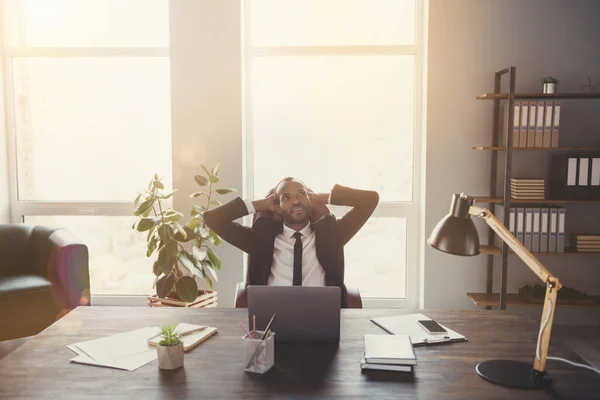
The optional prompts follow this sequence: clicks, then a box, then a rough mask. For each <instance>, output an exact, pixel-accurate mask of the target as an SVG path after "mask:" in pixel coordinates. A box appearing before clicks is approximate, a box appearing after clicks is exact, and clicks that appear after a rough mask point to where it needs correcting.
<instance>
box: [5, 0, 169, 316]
mask: <svg viewBox="0 0 600 400" xmlns="http://www.w3.org/2000/svg"><path fill="white" fill-rule="evenodd" d="M9 17H10V16H9V15H8V12H7V7H6V3H5V1H4V0H0V25H1V27H0V53H1V54H0V58H1V62H2V65H1V67H2V84H3V89H4V90H3V96H4V99H3V100H4V108H5V110H4V111H5V112H4V116H5V121H4V129H5V131H6V137H7V156H8V175H9V176H8V188H9V204H10V222H11V223H22V222H23V220H24V216H27V215H31V216H45V215H46V216H47V215H49V216H57V215H69V216H108V217H113V216H133V212H132V207H133V206H132V204H133V200H132V201H131V202H127V201H113V202H89V201H73V202H69V201H32V200H20V199H19V182H18V168H19V166H18V164H17V131H16V125H15V99H14V80H13V73H12V59H13V58H36V57H46V58H69V57H77V58H111V57H144V58H145V57H151V58H156V57H167V58H168V57H170V47H32V46H13V45H11V44H10V43H8V39H7V38H8V36H9V35H8V32H7V24H4V23H1V22H3V21H5V20H6V18H9ZM91 301H92V303H93V304H96V305H116V304H118V305H140V304H142V303H145V296H135V295H102V294H96V295H94V294H93V293H92V296H91Z"/></svg>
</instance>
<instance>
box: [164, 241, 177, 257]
mask: <svg viewBox="0 0 600 400" xmlns="http://www.w3.org/2000/svg"><path fill="white" fill-rule="evenodd" d="M165 248H166V249H167V251H168V252H169V253H170V254H172V255H177V253H178V252H179V249H178V248H177V241H175V240H171V241H170V242H167V244H166V245H165Z"/></svg>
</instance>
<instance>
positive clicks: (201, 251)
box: [192, 246, 208, 261]
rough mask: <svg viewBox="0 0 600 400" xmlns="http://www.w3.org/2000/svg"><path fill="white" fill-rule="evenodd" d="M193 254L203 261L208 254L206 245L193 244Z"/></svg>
mask: <svg viewBox="0 0 600 400" xmlns="http://www.w3.org/2000/svg"><path fill="white" fill-rule="evenodd" d="M192 255H193V256H194V258H195V259H196V260H198V261H203V260H205V259H206V256H207V255H208V253H207V251H206V248H205V247H198V246H192Z"/></svg>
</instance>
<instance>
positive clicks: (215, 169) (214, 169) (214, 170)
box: [212, 161, 223, 175]
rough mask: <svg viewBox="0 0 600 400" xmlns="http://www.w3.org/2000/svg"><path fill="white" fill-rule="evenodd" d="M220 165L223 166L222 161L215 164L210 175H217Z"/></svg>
mask: <svg viewBox="0 0 600 400" xmlns="http://www.w3.org/2000/svg"><path fill="white" fill-rule="evenodd" d="M221 164H223V161H219V162H218V163H217V165H215V166H214V167H213V169H212V175H219V169H221Z"/></svg>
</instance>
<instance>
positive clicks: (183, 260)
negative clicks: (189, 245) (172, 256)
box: [177, 250, 196, 272]
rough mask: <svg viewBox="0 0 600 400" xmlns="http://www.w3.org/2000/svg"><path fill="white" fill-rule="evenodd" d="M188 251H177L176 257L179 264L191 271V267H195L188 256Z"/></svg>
mask: <svg viewBox="0 0 600 400" xmlns="http://www.w3.org/2000/svg"><path fill="white" fill-rule="evenodd" d="M188 256H189V253H188V252H187V251H185V250H183V251H181V252H179V253H178V254H177V259H178V260H179V263H180V264H181V265H183V266H184V267H185V268H186V269H187V270H188V271H190V272H191V271H192V269H194V268H196V267H195V266H194V263H193V262H192V260H190V258H191V257H188Z"/></svg>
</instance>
